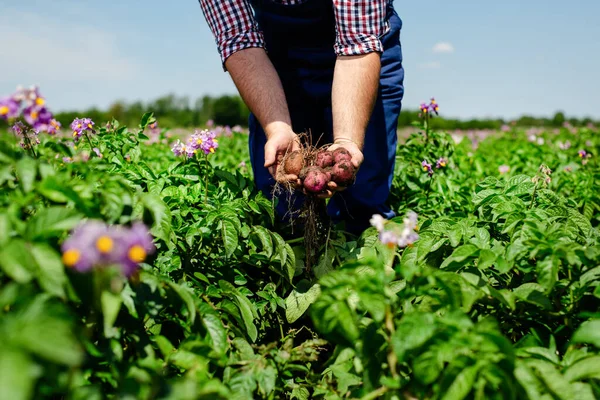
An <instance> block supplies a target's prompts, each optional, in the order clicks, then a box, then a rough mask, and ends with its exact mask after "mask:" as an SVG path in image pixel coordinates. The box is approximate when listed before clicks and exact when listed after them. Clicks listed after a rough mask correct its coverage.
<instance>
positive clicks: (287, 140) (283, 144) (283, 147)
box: [265, 129, 300, 184]
mask: <svg viewBox="0 0 600 400" xmlns="http://www.w3.org/2000/svg"><path fill="white" fill-rule="evenodd" d="M298 149H300V141H299V139H298V135H296V134H295V133H294V132H293V131H292V130H291V129H282V130H278V131H276V132H273V133H271V134H270V135H269V137H268V139H267V143H266V144H265V167H266V168H268V169H269V173H270V174H271V175H272V176H273V178H275V180H277V182H280V183H284V182H293V183H295V184H296V183H297V181H298V177H297V176H296V175H293V174H285V173H284V171H283V165H282V164H281V160H282V159H283V157H284V156H285V155H286V153H291V152H292V151H294V150H298Z"/></svg>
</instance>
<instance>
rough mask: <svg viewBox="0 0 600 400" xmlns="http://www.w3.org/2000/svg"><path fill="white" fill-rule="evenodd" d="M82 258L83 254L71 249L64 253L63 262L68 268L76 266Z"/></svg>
mask: <svg viewBox="0 0 600 400" xmlns="http://www.w3.org/2000/svg"><path fill="white" fill-rule="evenodd" d="M80 258H81V253H80V252H79V250H77V249H70V250H67V251H65V252H64V253H63V255H62V261H63V263H64V264H65V265H66V266H67V267H72V266H74V265H75V264H76V263H77V261H79V259H80Z"/></svg>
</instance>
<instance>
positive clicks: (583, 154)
mask: <svg viewBox="0 0 600 400" xmlns="http://www.w3.org/2000/svg"><path fill="white" fill-rule="evenodd" d="M577 154H578V155H579V157H581V158H586V157H587V154H588V153H587V151H585V150H583V149H582V150H579V151H578V152H577Z"/></svg>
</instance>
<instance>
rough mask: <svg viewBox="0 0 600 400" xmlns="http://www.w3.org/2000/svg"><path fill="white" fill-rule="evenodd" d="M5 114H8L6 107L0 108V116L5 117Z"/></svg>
mask: <svg viewBox="0 0 600 400" xmlns="http://www.w3.org/2000/svg"><path fill="white" fill-rule="evenodd" d="M6 114H8V107H7V106H2V107H0V115H6Z"/></svg>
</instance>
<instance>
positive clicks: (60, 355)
mask: <svg viewBox="0 0 600 400" xmlns="http://www.w3.org/2000/svg"><path fill="white" fill-rule="evenodd" d="M65 314H66V313H65V311H64V310H63V311H60V312H56V311H55V308H50V307H49V306H48V296H47V295H39V296H38V297H36V298H35V299H34V300H33V302H32V303H30V304H29V305H28V306H27V308H26V309H25V310H24V311H22V312H21V313H20V314H19V315H18V316H17V319H16V320H15V321H14V325H15V326H14V332H13V336H12V337H11V340H12V341H13V342H14V343H15V345H17V346H20V347H22V348H24V349H27V350H28V351H29V352H31V353H33V354H35V355H37V356H38V357H41V358H43V359H45V360H48V361H50V362H52V363H56V364H62V365H67V366H77V365H79V364H80V363H81V362H82V361H83V352H82V349H81V346H80V345H79V342H78V341H77V339H76V338H75V336H74V334H73V325H72V322H71V321H68V320H66V319H64V315H65Z"/></svg>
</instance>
